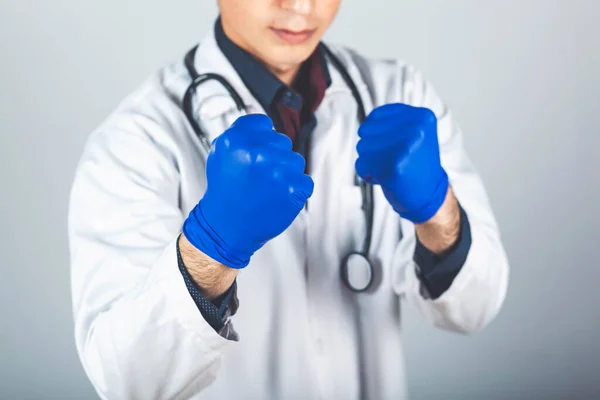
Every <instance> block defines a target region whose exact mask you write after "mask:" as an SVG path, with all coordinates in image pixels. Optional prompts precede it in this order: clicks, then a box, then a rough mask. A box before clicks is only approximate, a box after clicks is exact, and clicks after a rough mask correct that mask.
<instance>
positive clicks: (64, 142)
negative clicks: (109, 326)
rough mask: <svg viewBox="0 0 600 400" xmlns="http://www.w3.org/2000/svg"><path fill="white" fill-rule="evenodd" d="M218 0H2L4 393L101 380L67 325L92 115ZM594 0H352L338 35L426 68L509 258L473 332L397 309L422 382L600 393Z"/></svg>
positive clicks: (191, 33) (428, 393)
mask: <svg viewBox="0 0 600 400" xmlns="http://www.w3.org/2000/svg"><path fill="white" fill-rule="evenodd" d="M215 3H216V2H215V1H213V0H210V1H208V0H171V1H168V2H167V1H148V0H145V1H142V0H128V1H124V0H103V1H75V0H53V1H49V0H47V1H43V0H38V1H34V0H18V1H17V0H0V10H1V12H0V60H1V63H0V72H1V73H0V132H1V137H2V145H1V147H0V151H1V157H0V163H1V164H0V177H1V182H2V196H1V197H0V205H1V210H2V224H1V228H0V229H2V231H1V239H2V240H0V266H1V271H2V273H1V274H0V313H1V314H0V398H2V399H4V398H6V399H51V398H53V399H69V398H74V399H75V398H77V399H84V398H95V393H94V391H93V389H92V387H91V385H90V384H89V383H88V381H87V379H86V377H85V375H84V373H83V370H82V368H81V367H80V364H79V361H78V358H77V355H76V353H75V347H74V343H73V332H72V330H73V327H72V317H71V311H70V295H69V266H68V249H67V240H66V211H67V194H68V190H69V187H70V184H71V179H72V176H73V171H74V168H75V165H76V162H77V160H78V158H79V156H80V152H81V150H82V145H83V143H84V140H85V139H86V136H87V134H88V133H89V132H90V131H91V130H92V129H93V128H94V127H95V126H96V125H97V124H99V123H100V122H101V120H102V119H103V118H104V117H105V116H106V115H107V114H108V113H109V112H110V111H111V110H112V109H113V108H114V107H115V106H116V104H117V102H118V101H119V100H120V99H121V98H123V96H125V95H126V94H127V93H128V92H130V91H131V90H132V89H134V88H135V87H136V86H137V85H138V84H139V83H140V82H141V81H142V79H143V78H145V77H146V76H147V75H148V74H149V73H150V72H151V71H153V70H154V69H156V68H158V67H159V66H161V65H164V64H165V63H166V62H168V61H170V60H174V59H176V58H178V57H180V56H181V55H182V54H183V52H184V51H185V50H186V49H187V48H188V47H190V46H191V45H192V44H193V43H194V42H196V41H197V40H199V39H200V38H202V36H203V35H204V33H205V32H206V30H207V29H210V28H211V26H212V22H213V19H214V17H215V15H216V4H215ZM599 17H600V2H598V1H596V0H503V1H493V2H492V1H490V0H488V1H485V0H483V1H482V0H453V1H448V0H387V1H386V0H368V1H363V0H346V1H345V2H344V4H343V5H342V9H341V12H340V15H339V16H338V19H337V21H336V22H335V24H334V26H333V27H332V29H331V30H330V32H329V34H328V39H329V40H332V41H335V42H340V43H345V44H348V45H351V46H353V47H355V48H357V49H358V50H361V51H363V52H365V53H366V54H368V55H372V56H376V57H401V58H405V59H407V60H409V61H410V62H411V63H413V64H415V65H416V66H418V67H419V68H420V69H422V70H423V71H424V72H425V74H426V76H427V77H428V78H429V79H430V80H431V81H433V83H434V84H435V86H436V87H437V89H438V91H439V92H440V93H441V95H442V97H443V98H444V99H445V100H446V101H447V102H448V103H449V104H450V106H451V107H452V108H453V109H454V111H455V114H456V116H457V118H458V119H459V121H460V122H461V125H462V127H463V130H464V132H465V135H466V140H467V143H466V145H467V148H468V150H469V151H470V153H471V156H472V158H473V160H474V161H475V163H476V165H477V166H478V168H479V170H480V172H481V174H482V176H483V178H484V180H485V182H486V184H487V188H488V191H489V195H490V197H491V200H492V202H493V205H494V208H495V211H496V214H497V217H498V219H499V221H500V225H501V228H502V231H503V234H504V238H505V244H506V248H507V250H508V253H509V257H510V260H511V264H512V274H511V284H510V289H509V293H508V298H507V301H506V304H505V306H504V309H503V311H502V312H501V314H500V316H499V317H498V319H497V320H496V321H495V322H494V323H493V324H492V325H491V326H490V327H489V328H488V329H487V330H485V331H484V332H482V333H480V334H478V335H475V336H470V337H462V336H458V335H454V334H449V333H444V332H442V331H437V330H435V329H434V328H432V327H429V326H428V325H427V324H426V323H424V322H423V320H421V319H420V317H419V316H418V315H417V314H416V313H415V311H414V310H411V309H408V310H407V313H406V316H405V340H406V350H407V363H408V382H409V388H410V392H411V394H412V397H413V398H414V399H438V398H440V399H441V398H445V399H481V398H488V399H507V398H510V399H516V398H523V399H537V398H545V399H554V398H556V399H559V398H600V376H599V375H600V372H599V371H600V343H599V342H598V337H599V333H600V332H599V329H600V290H599V288H600V265H599V263H598V253H597V252H598V245H597V241H598V237H599V234H598V227H599V226H600V224H599V223H600V219H599V214H600V212H599V211H598V208H597V206H596V204H597V203H598V200H599V198H598V187H599V185H600V176H599V175H600V165H599V164H600V162H599V159H600V157H599V151H598V148H599V146H600V132H599V129H598V116H599V114H600V106H599V98H600V78H599V77H598V73H599V71H600V23H599V21H600V18H599Z"/></svg>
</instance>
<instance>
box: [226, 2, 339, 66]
mask: <svg viewBox="0 0 600 400" xmlns="http://www.w3.org/2000/svg"><path fill="white" fill-rule="evenodd" d="M218 1H219V8H220V10H221V20H222V23H223V28H224V30H225V33H226V34H227V36H229V38H230V39H231V40H233V41H234V42H235V43H236V44H237V45H238V46H240V47H242V48H243V49H245V50H246V51H248V52H250V53H252V54H253V55H254V56H255V57H257V58H258V59H260V60H261V61H262V62H263V63H265V64H267V66H269V67H270V68H271V69H274V70H276V71H282V72H284V71H286V70H289V69H293V68H295V67H297V66H298V65H299V64H301V63H302V62H304V61H305V60H306V59H307V58H308V57H309V56H310V55H311V54H312V52H313V51H314V49H315V48H316V46H317V44H318V43H319V41H320V40H321V38H322V37H323V34H324V33H325V31H326V30H327V28H328V27H329V25H330V24H331V22H332V21H333V18H334V17H335V15H336V13H337V10H338V8H339V5H340V2H341V0H218Z"/></svg>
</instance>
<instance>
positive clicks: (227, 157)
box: [69, 0, 508, 400]
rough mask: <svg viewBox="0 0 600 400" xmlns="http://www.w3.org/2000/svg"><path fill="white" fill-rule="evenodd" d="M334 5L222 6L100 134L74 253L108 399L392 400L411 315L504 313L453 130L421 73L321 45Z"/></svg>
mask: <svg viewBox="0 0 600 400" xmlns="http://www.w3.org/2000/svg"><path fill="white" fill-rule="evenodd" d="M339 3H340V0H296V1H291V0H290V1H286V0H220V1H219V7H220V12H221V16H220V18H219V19H218V20H217V21H216V23H215V26H214V30H211V32H210V33H209V34H208V35H207V36H206V37H205V38H204V39H203V40H202V41H201V42H200V44H199V46H198V48H197V49H194V50H192V51H191V52H190V53H188V55H187V56H186V57H185V60H184V57H183V56H182V58H181V59H180V60H177V61H176V62H174V63H173V64H172V65H169V66H167V67H165V68H163V69H161V70H160V71H158V72H157V73H156V74H154V75H153V76H152V77H150V78H149V79H148V80H147V81H146V82H145V83H144V84H143V85H142V86H141V87H140V88H139V89H138V90H136V91H135V92H134V93H133V94H132V95H131V96H129V97H128V98H127V99H126V100H125V101H123V102H122V103H121V104H120V106H119V107H118V108H117V110H116V111H115V112H114V113H113V114H112V115H111V116H110V117H108V119H107V120H106V121H105V122H104V123H102V125H101V126H100V127H99V128H98V129H97V130H96V131H95V132H94V133H93V134H92V135H91V136H90V138H89V140H88V143H87V145H86V146H85V150H84V153H83V156H82V158H81V161H80V164H79V166H78V169H77V172H76V175H75V180H74V184H73V188H72V192H71V201H70V209H69V239H70V249H71V263H72V289H73V309H74V315H75V331H76V343H77V349H78V351H79V355H80V358H81V361H82V363H83V365H84V367H85V370H86V372H87V375H88V376H89V378H90V380H91V381H92V383H93V385H94V387H95V388H96V390H97V392H98V393H99V395H100V396H101V397H102V398H105V399H145V400H148V399H190V398H195V399H196V398H197V399H344V400H349V399H371V400H376V399H398V398H404V397H406V391H405V382H404V362H403V350H402V341H401V329H400V327H401V322H400V321H401V316H400V307H399V305H400V301H401V300H406V301H409V302H412V303H413V304H414V305H416V307H417V308H418V309H420V311H422V313H423V315H424V317H425V318H426V319H427V320H429V321H430V322H431V323H432V324H433V325H435V326H437V327H439V328H442V329H446V330H449V331H455V332H462V333H470V332H475V331H478V330H480V329H482V328H483V327H484V326H486V325H487V324H488V323H489V322H490V321H491V320H492V319H493V318H494V316H495V315H496V314H497V313H498V310H499V309H500V307H501V305H502V302H503V300H504V296H505V293H506V288H507V280H508V264H507V259H506V256H505V253H504V250H503V247H502V243H501V241H500V235H499V233H498V228H497V226H496V222H495V220H494V217H493V215H492V211H491V209H490V206H489V204H488V200H487V198H486V193H485V190H484V188H483V186H482V183H481V181H480V179H479V177H478V175H477V173H476V172H475V170H474V168H473V166H472V165H471V163H470V161H469V158H468V157H467V155H466V154H465V150H464V148H463V143H462V141H463V139H462V134H461V131H460V129H459V127H458V125H457V124H456V122H455V121H454V120H453V117H452V114H451V112H450V111H449V110H448V109H447V108H446V106H445V105H444V104H443V103H442V102H441V100H440V99H439V98H438V96H437V94H436V93H435V91H434V90H433V89H432V87H431V86H430V84H429V83H428V82H427V81H426V80H425V79H424V78H423V76H422V75H421V74H420V73H419V72H418V71H417V70H415V69H414V68H413V67H412V66H410V65H408V64H406V63H404V62H402V61H397V60H385V61H382V60H373V59H369V58H366V57H364V56H362V55H360V54H358V53H356V52H355V51H352V50H350V49H347V48H344V47H337V46H329V45H325V44H323V43H321V42H320V40H321V38H322V36H323V34H324V32H325V31H326V29H327V28H328V26H329V25H330V23H331V22H332V20H333V18H334V16H335V15H336V12H337V9H338V6H339ZM207 73H212V74H218V78H217V79H222V80H224V81H225V84H223V83H219V82H218V81H217V79H214V76H212V77H213V78H211V79H209V80H207V81H206V82H204V83H202V84H201V85H198V86H196V85H192V77H193V75H196V76H205V77H206V75H203V74H207ZM209 77H211V76H209ZM227 84H229V85H231V88H228V87H227ZM188 89H189V90H188ZM228 89H233V92H232V93H233V97H232V93H230V90H228ZM186 92H189V94H188V96H186ZM238 97H239V98H238ZM240 102H241V107H239V106H240V104H236V103H240ZM361 103H362V104H361ZM361 107H364V108H365V113H366V114H367V117H366V119H364V118H362V116H361V115H360V114H361V110H360V108H361ZM238 108H242V109H244V110H245V111H246V112H245V113H243V112H240V110H238ZM186 110H187V112H186ZM186 113H187V114H188V115H187V116H186ZM245 114H249V115H245ZM363 119H364V120H363ZM203 143H208V144H209V145H210V144H212V146H210V151H209V152H208V151H207V149H206V148H205V146H204V145H203ZM364 183H369V185H365V184H364ZM369 210H370V211H369ZM349 254H355V255H357V254H360V256H358V257H354V259H353V261H352V260H351V261H347V257H348V255H349ZM362 256H366V257H367V259H368V260H369V262H370V267H369V268H366V269H365V265H366V266H369V264H365V263H364V261H365V260H364V259H362V258H361V257H362ZM351 258H352V257H351ZM345 266H348V268H346V267H345ZM350 266H353V267H362V268H363V269H362V270H360V268H359V270H360V271H359V272H352V271H350ZM361 271H362V272H361ZM361 279H362V280H363V281H365V282H366V283H364V284H363V283H361Z"/></svg>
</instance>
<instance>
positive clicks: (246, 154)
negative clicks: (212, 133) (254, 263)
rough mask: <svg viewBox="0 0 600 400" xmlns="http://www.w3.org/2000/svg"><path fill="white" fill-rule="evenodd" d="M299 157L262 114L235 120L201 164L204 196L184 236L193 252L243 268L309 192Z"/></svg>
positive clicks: (300, 206)
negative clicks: (196, 251)
mask: <svg viewBox="0 0 600 400" xmlns="http://www.w3.org/2000/svg"><path fill="white" fill-rule="evenodd" d="M304 166H305V161H304V158H303V157H302V156H301V155H300V154H298V153H295V152H293V151H292V142H291V140H290V139H289V138H288V137H287V136H285V135H283V134H281V133H278V132H276V131H275V130H274V129H273V122H272V121H271V119H270V118H269V117H267V116H266V115H262V114H251V115H246V116H243V117H240V118H238V119H237V120H236V121H235V122H234V123H233V125H231V127H230V128H229V129H227V130H226V131H225V132H224V133H223V134H222V135H220V136H219V137H218V138H216V139H215V140H214V141H213V143H212V148H211V150H210V154H209V156H208V160H207V162H206V179H207V187H206V192H205V194H204V197H202V199H201V200H200V202H199V203H198V205H197V206H196V207H195V208H194V209H193V210H192V211H191V212H190V215H189V216H188V218H187V220H186V221H185V223H184V225H183V234H184V235H185V237H186V238H187V239H188V240H189V241H190V243H192V244H193V245H194V246H195V247H196V248H197V249H198V250H200V251H202V252H203V253H204V254H206V255H208V256H210V257H211V258H213V259H215V260H217V261H219V262H220V263H222V264H224V265H226V266H228V267H231V268H243V267H245V266H246V265H248V263H249V262H250V257H251V256H252V254H254V252H255V251H257V250H258V249H260V248H261V247H262V246H263V245H264V244H265V243H266V242H267V241H269V240H270V239H273V238H274V237H275V236H277V235H279V234H280V233H282V232H283V231H284V230H285V229H286V228H287V227H288V226H289V225H290V224H291V223H292V222H293V221H294V219H295V218H296V216H298V214H299V213H300V211H301V210H302V209H303V208H304V204H305V203H306V201H307V200H308V198H309V197H310V196H311V195H312V192H313V188H314V183H313V181H312V179H311V178H310V177H309V176H308V175H305V174H304Z"/></svg>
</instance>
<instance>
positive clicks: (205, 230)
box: [183, 199, 256, 269]
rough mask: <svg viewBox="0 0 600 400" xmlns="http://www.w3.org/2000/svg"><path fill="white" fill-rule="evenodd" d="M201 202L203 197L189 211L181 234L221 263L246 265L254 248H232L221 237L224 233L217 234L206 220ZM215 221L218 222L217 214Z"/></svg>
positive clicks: (232, 266)
mask: <svg viewBox="0 0 600 400" xmlns="http://www.w3.org/2000/svg"><path fill="white" fill-rule="evenodd" d="M203 202H204V199H202V200H201V201H200V203H199V204H198V205H197V206H196V207H195V208H194V209H193V210H192V211H191V212H190V214H189V216H188V218H187V219H186V220H185V222H184V224H183V234H184V235H185V237H186V239H187V240H188V241H189V242H190V243H191V244H192V245H193V246H194V247H195V248H196V249H198V250H200V251H201V252H202V253H204V254H206V255H207V256H209V257H210V258H211V259H213V260H215V261H217V262H219V263H221V264H223V265H226V266H228V267H230V268H235V269H241V268H244V267H246V266H247V265H248V264H249V263H250V257H251V256H252V255H253V254H254V251H256V249H255V248H251V246H246V247H245V248H242V246H234V248H232V246H231V244H230V243H228V242H226V241H225V240H224V238H223V237H224V236H226V235H223V234H219V232H217V231H215V229H213V227H212V225H211V224H210V223H209V222H208V220H207V218H206V216H205V214H204V212H203V208H202V205H203ZM209 209H210V207H209ZM208 215H209V216H210V215H211V214H210V213H209V214H208ZM217 222H219V220H218V216H217ZM236 247H237V248H236Z"/></svg>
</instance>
